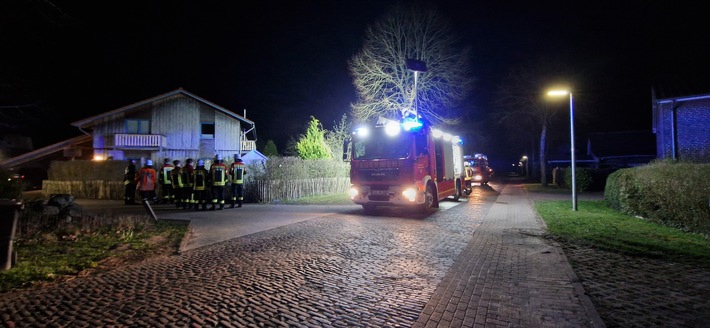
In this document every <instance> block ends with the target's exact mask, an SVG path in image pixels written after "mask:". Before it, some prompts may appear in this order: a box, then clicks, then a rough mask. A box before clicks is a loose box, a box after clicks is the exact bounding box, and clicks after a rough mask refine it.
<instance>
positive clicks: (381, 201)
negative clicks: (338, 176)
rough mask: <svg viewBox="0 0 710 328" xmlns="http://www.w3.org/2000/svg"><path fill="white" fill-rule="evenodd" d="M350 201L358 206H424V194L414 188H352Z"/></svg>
mask: <svg viewBox="0 0 710 328" xmlns="http://www.w3.org/2000/svg"><path fill="white" fill-rule="evenodd" d="M348 193H349V195H350V199H351V200H352V201H353V202H354V203H355V204H360V205H368V204H369V205H389V206H410V205H421V204H424V193H423V192H422V191H420V190H419V189H418V188H417V187H416V186H391V187H388V188H386V189H385V188H380V187H375V188H373V187H370V186H352V187H350V190H349V191H348Z"/></svg>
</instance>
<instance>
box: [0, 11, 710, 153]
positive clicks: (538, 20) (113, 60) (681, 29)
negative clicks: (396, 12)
mask: <svg viewBox="0 0 710 328" xmlns="http://www.w3.org/2000/svg"><path fill="white" fill-rule="evenodd" d="M656 2H658V1H655V2H653V3H652V2H650V1H636V0H632V1H624V0H622V1H618V0H617V1H585V2H584V3H583V4H579V3H578V1H547V0H546V1H503V0H501V1H450V0H448V1H436V2H432V3H435V4H436V5H437V6H438V8H439V11H440V12H441V14H442V16H444V17H446V18H448V19H449V20H450V21H451V23H452V24H453V25H454V26H455V28H456V31H457V33H458V34H459V37H460V38H461V41H462V44H466V45H470V46H471V47H472V50H473V53H472V55H473V56H472V66H473V75H474V78H475V79H476V85H475V88H474V90H473V93H472V95H471V97H470V100H469V102H471V103H470V104H468V106H467V107H468V108H471V110H472V113H469V114H468V115H466V117H468V118H470V119H473V120H476V121H477V122H478V123H480V124H481V125H482V126H485V127H486V128H487V129H490V130H489V131H486V133H488V134H491V135H495V134H496V133H502V130H501V129H499V128H497V127H496V125H495V122H494V121H492V120H491V118H490V117H489V115H488V114H489V113H490V112H491V111H492V110H493V108H492V101H493V98H494V96H495V87H496V85H498V84H499V83H500V82H501V80H502V78H503V76H504V75H505V74H506V73H507V72H508V70H509V69H511V68H513V67H517V66H521V65H525V64H527V63H528V62H530V61H532V60H537V59H540V58H547V59H550V58H554V60H561V61H564V62H566V63H567V64H569V65H570V66H572V67H574V68H575V69H578V70H580V71H584V72H585V76H586V77H587V79H588V80H587V81H585V83H584V86H585V88H584V89H582V90H575V92H576V93H577V94H579V95H580V103H579V104H576V110H578V111H580V112H587V113H588V114H590V115H588V117H587V118H586V119H585V120H584V121H583V122H581V121H580V122H578V125H577V126H578V128H577V129H578V130H579V131H578V132H577V134H578V136H581V137H580V138H581V139H584V136H585V135H586V133H589V132H603V131H626V130H650V129H651V88H652V86H655V87H657V88H660V87H663V90H664V92H665V93H667V94H671V93H673V95H688V94H698V93H710V83H709V81H710V45H708V41H707V40H708V36H707V35H708V33H709V32H710V4H708V2H707V1H660V2H658V3H656ZM393 3H394V1H372V0H359V1H332V0H331V1H293V2H288V4H281V3H276V2H274V3H270V2H259V4H257V3H256V2H249V3H245V2H242V1H179V0H178V1H119V2H104V1H39V0H23V1H17V0H9V1H3V2H2V4H0V24H1V25H0V42H2V45H3V46H2V49H3V50H2V51H1V54H0V83H1V85H0V86H1V88H0V92H1V93H0V96H2V97H1V98H0V101H1V102H2V103H0V106H4V107H3V110H6V109H7V108H8V107H13V106H14V105H21V104H30V103H31V104H39V105H38V107H37V108H38V109H36V110H37V111H38V113H40V114H41V115H42V117H43V119H42V121H41V122H40V123H36V124H35V125H33V127H34V129H31V130H30V131H32V132H31V133H36V135H33V137H34V138H35V140H36V141H35V147H42V146H45V145H47V144H49V143H52V142H56V141H60V140H63V139H64V138H66V137H71V136H75V135H78V134H79V133H80V132H79V131H78V130H77V129H76V128H74V127H71V126H69V124H70V123H71V122H73V121H76V120H79V119H82V118H85V117H88V116H92V115H96V114H99V113H103V112H106V111H110V110H113V109H116V108H119V107H122V106H125V105H128V104H131V103H133V102H136V101H140V100H143V99H146V98H150V97H153V96H156V95H159V94H162V93H165V92H168V91H171V90H174V89H176V88H179V87H182V88H184V89H186V90H187V91H190V92H192V93H195V94H196V95H198V96H200V97H203V98H205V99H207V100H209V101H212V102H214V103H216V104H218V105H220V106H223V107H225V108H227V109H230V110H232V111H234V112H236V113H238V114H240V115H241V114H244V110H245V109H246V116H247V118H249V119H251V120H253V121H255V122H256V127H257V133H258V137H259V140H260V141H263V142H265V141H266V140H268V139H274V140H275V141H276V142H277V145H278V147H279V149H280V150H283V148H284V147H285V145H286V141H287V140H288V138H289V137H290V136H293V137H294V138H295V137H297V136H298V135H299V134H301V133H303V132H304V131H305V126H306V123H307V122H308V120H309V117H310V116H311V115H313V116H315V117H316V118H318V119H319V120H321V122H322V123H323V125H324V126H325V127H326V128H330V127H331V126H332V124H333V122H335V121H338V120H339V119H340V117H341V116H342V114H343V113H346V112H347V111H348V110H349V104H350V103H351V102H354V101H355V99H356V98H355V92H354V87H353V85H352V79H351V77H350V76H349V73H348V70H347V63H346V61H347V60H348V59H349V58H350V57H351V56H352V55H353V54H354V53H356V52H357V51H358V50H359V49H360V48H361V46H362V40H363V35H364V31H365V28H366V26H367V25H368V24H370V23H372V22H374V21H375V20H376V19H377V18H378V17H380V16H381V15H383V14H385V13H386V10H387V8H388V7H389V6H390V5H391V4H393ZM409 3H411V2H409ZM572 3H574V4H572ZM681 3H690V4H688V5H682V4H681ZM583 99H588V100H590V101H589V102H588V103H585V102H584V101H582V100H583ZM591 100H593V102H592V101H591ZM28 108H29V107H28ZM40 131H42V132H45V133H46V132H47V131H52V133H51V135H50V137H41V136H40V133H39V132H40ZM508 133H511V132H508ZM565 133H566V132H565ZM496 137H497V138H498V137H499V139H501V140H503V139H505V138H504V136H496ZM471 142H473V143H475V141H471ZM488 147H491V146H490V145H489V146H488ZM500 147H501V148H506V147H503V146H500ZM507 149H510V148H507ZM514 150H515V151H518V150H517V149H514ZM485 151H487V152H490V153H496V150H493V149H486V150H485ZM500 154H501V155H500V156H503V155H502V154H503V152H500ZM514 156H517V153H516V154H514Z"/></svg>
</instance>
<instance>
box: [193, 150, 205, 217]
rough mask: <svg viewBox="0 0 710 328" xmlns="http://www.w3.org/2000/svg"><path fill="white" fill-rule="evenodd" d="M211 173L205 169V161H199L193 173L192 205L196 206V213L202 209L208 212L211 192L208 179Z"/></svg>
mask: <svg viewBox="0 0 710 328" xmlns="http://www.w3.org/2000/svg"><path fill="white" fill-rule="evenodd" d="M208 176H209V172H208V171H207V169H206V168H205V161H203V160H201V159H200V160H197V167H196V168H195V170H193V171H192V183H193V186H192V201H191V203H192V205H193V206H195V211H198V210H199V209H200V206H202V210H203V211H204V210H207V198H208V192H209V185H208V184H207V178H208Z"/></svg>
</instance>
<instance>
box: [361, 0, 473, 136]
mask: <svg viewBox="0 0 710 328" xmlns="http://www.w3.org/2000/svg"><path fill="white" fill-rule="evenodd" d="M456 42H457V39H456V36H455V33H454V32H453V30H452V27H451V25H450V23H449V22H448V21H446V20H444V19H443V18H442V17H441V16H440V15H439V14H438V12H437V11H436V10H435V9H433V8H424V7H420V6H415V5H411V6H407V7H404V6H402V5H398V6H395V7H393V9H392V10H391V11H390V12H389V13H388V14H387V15H385V16H383V17H382V18H381V19H380V20H378V21H376V22H375V23H374V24H373V25H371V26H369V27H368V29H367V31H366V36H365V41H364V45H363V48H362V50H361V51H360V52H359V53H357V54H356V55H354V56H353V57H352V58H351V59H350V60H349V62H348V65H349V69H350V73H351V75H352V76H353V84H354V85H355V87H356V89H357V92H358V98H359V99H358V101H357V102H356V103H354V104H351V107H352V114H353V117H354V119H355V120H356V121H357V120H359V121H364V120H368V119H370V118H373V117H377V116H383V117H388V118H394V119H398V118H401V117H402V116H403V114H405V113H407V111H409V110H411V109H412V108H415V109H416V112H417V113H418V114H419V115H420V116H422V117H423V118H425V119H427V120H429V121H430V122H432V123H435V124H436V123H446V124H455V123H456V122H457V121H458V117H459V115H457V114H458V113H456V111H455V107H456V105H457V104H458V103H459V102H460V101H461V100H462V99H463V98H464V97H465V96H466V94H467V93H468V91H469V88H470V86H471V84H472V78H471V77H470V73H469V67H470V65H469V52H470V51H469V49H468V48H463V49H459V48H457V47H456ZM408 59H415V60H418V61H421V62H424V63H425V64H426V72H422V73H418V76H417V85H416V98H415V83H414V79H415V72H414V71H412V70H410V69H408V68H407V64H406V62H407V60H408ZM415 106H416V107H415Z"/></svg>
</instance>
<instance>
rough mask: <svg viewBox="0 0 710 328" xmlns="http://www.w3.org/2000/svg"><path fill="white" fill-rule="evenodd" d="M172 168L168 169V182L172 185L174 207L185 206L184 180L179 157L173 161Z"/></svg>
mask: <svg viewBox="0 0 710 328" xmlns="http://www.w3.org/2000/svg"><path fill="white" fill-rule="evenodd" d="M173 167H174V168H173V170H172V171H170V182H171V184H172V186H173V196H175V207H177V208H180V207H187V206H186V205H185V202H184V198H185V196H184V195H185V182H184V181H183V178H184V175H183V174H182V173H183V170H184V169H183V168H182V164H181V162H180V160H179V159H176V160H174V161H173Z"/></svg>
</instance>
